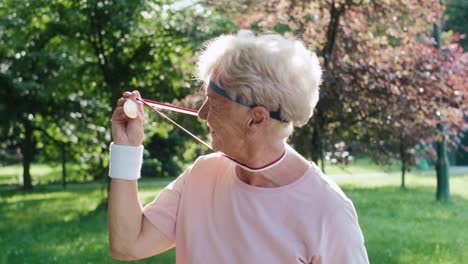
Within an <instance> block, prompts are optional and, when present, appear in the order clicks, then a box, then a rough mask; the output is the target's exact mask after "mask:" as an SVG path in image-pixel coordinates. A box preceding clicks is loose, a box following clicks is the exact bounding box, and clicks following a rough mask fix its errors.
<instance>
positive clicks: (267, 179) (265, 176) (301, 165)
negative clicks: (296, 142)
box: [236, 143, 310, 188]
mask: <svg viewBox="0 0 468 264" xmlns="http://www.w3.org/2000/svg"><path fill="white" fill-rule="evenodd" d="M282 147H283V149H281V148H277V149H276V151H271V152H269V153H268V154H267V153H263V155H260V154H261V152H259V151H257V153H256V154H257V156H255V157H256V158H257V159H252V160H253V161H256V162H251V163H249V164H252V165H258V166H262V164H266V163H264V162H271V160H274V159H275V158H276V159H277V158H278V157H277V156H279V155H281V154H282V152H281V151H286V154H285V157H284V159H283V160H282V162H281V163H279V164H277V165H276V166H274V167H272V168H270V169H268V170H264V171H261V172H252V171H249V170H246V169H244V168H242V167H241V166H237V167H236V174H237V177H239V179H240V180H241V181H243V182H245V183H247V184H249V185H253V186H257V187H265V188H272V187H279V186H283V185H287V184H289V183H292V182H294V181H296V180H297V179H299V178H300V177H301V176H302V175H304V173H305V171H306V170H307V169H308V168H309V166H310V165H309V163H308V162H307V161H306V160H305V159H304V158H303V157H302V156H300V155H299V154H298V153H297V152H295V151H294V150H293V149H292V148H291V147H289V146H286V144H285V143H283V145H282ZM285 148H286V149H285ZM246 157H249V156H246ZM266 157H269V159H268V158H266ZM262 162H263V163H262Z"/></svg>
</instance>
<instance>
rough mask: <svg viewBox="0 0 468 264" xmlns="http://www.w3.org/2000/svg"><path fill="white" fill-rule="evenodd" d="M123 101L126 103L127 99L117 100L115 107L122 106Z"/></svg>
mask: <svg viewBox="0 0 468 264" xmlns="http://www.w3.org/2000/svg"><path fill="white" fill-rule="evenodd" d="M125 101H127V98H123V97H122V98H119V100H117V107H119V106H123V104H124V103H125Z"/></svg>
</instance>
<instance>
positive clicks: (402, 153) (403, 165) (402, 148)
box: [400, 132, 407, 189]
mask: <svg viewBox="0 0 468 264" xmlns="http://www.w3.org/2000/svg"><path fill="white" fill-rule="evenodd" d="M400 161H401V188H402V189H405V188H406V183H405V173H406V166H407V155H406V148H405V143H404V142H403V132H401V133H400Z"/></svg>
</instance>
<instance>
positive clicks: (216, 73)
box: [196, 30, 322, 132]
mask: <svg viewBox="0 0 468 264" xmlns="http://www.w3.org/2000/svg"><path fill="white" fill-rule="evenodd" d="M197 66H198V67H197V73H196V77H197V78H198V79H199V80H201V81H203V82H204V83H206V84H208V83H209V82H210V81H212V82H214V83H216V84H218V85H219V84H221V86H222V87H223V89H224V90H225V91H226V93H227V94H228V95H229V96H230V97H231V98H239V99H241V100H242V101H243V102H245V103H248V104H255V105H262V106H264V107H266V108H268V110H269V111H272V112H275V111H279V112H280V117H281V118H282V119H283V120H287V121H288V122H291V123H292V124H293V125H294V126H298V127H301V126H303V125H305V124H306V123H307V122H308V120H309V119H310V117H311V116H312V114H313V111H314V108H315V106H316V104H317V102H318V99H319V85H320V83H321V78H322V70H321V68H320V64H319V60H318V58H317V55H316V54H315V53H313V52H312V51H310V50H308V49H307V48H306V47H305V46H304V44H303V43H302V42H301V41H299V40H295V39H286V38H284V37H283V36H281V35H278V34H267V35H259V36H255V34H254V33H253V32H252V31H250V30H241V31H239V33H238V34H237V35H222V36H219V37H217V38H215V39H213V40H211V41H209V42H208V43H207V45H206V47H205V49H204V50H203V52H202V54H201V56H200V57H199V59H198V63H197ZM289 126H290V125H289ZM291 132H292V131H291Z"/></svg>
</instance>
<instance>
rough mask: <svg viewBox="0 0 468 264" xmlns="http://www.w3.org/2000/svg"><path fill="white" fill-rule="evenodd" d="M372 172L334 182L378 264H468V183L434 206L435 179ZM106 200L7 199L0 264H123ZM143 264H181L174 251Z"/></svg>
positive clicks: (1, 210)
mask: <svg viewBox="0 0 468 264" xmlns="http://www.w3.org/2000/svg"><path fill="white" fill-rule="evenodd" d="M4 171H5V170H4V169H0V178H1V175H4V174H5V172H4ZM368 172H369V171H366V170H365V169H362V170H359V171H358V172H354V173H353V174H352V175H344V174H343V173H341V174H335V175H334V176H332V178H334V179H335V180H336V181H337V182H338V183H339V184H340V185H341V186H342V188H343V190H344V191H345V192H346V194H347V195H348V196H349V197H350V198H351V199H352V200H353V201H354V204H355V206H356V209H357V211H358V215H359V221H360V225H361V228H362V230H363V232H364V236H365V239H366V247H367V250H368V254H369V258H370V261H371V263H444V264H445V263H464V262H465V261H466V260H467V259H468V246H467V242H468V241H467V236H466V234H468V225H467V224H466V223H468V175H466V174H457V175H452V177H451V179H450V188H451V194H452V200H451V202H450V203H447V204H443V203H439V202H436V201H435V200H434V197H435V184H436V183H435V176H434V175H433V173H432V172H425V173H416V172H414V173H411V174H409V175H408V177H407V186H408V188H407V189H406V190H401V189H400V188H399V185H400V175H399V174H396V173H389V174H382V173H379V174H376V175H373V174H370V173H368ZM44 177H50V175H49V176H47V174H46V176H44ZM168 180H170V179H158V180H154V179H149V180H144V181H143V182H142V185H143V187H141V188H140V196H141V199H142V201H143V202H144V203H148V202H149V201H151V200H152V199H153V197H154V196H155V195H156V194H157V193H158V192H159V191H160V190H161V188H162V187H161V186H162V184H165V183H166V182H167V181H168ZM85 187H86V188H85ZM103 195H104V193H103V191H102V188H101V187H100V184H89V185H79V184H76V185H70V187H69V188H68V189H66V190H61V189H60V186H57V185H55V186H54V185H47V186H36V188H35V190H34V191H33V192H28V193H26V192H22V191H15V190H11V191H0V215H1V216H2V220H1V221H0V248H1V249H2V254H1V255H0V263H119V262H118V261H113V260H112V259H111V258H110V257H109V256H108V242H107V216H106V211H105V209H104V208H100V207H99V203H100V201H101V200H102V199H103ZM137 263H175V251H174V250H170V251H168V252H166V253H164V254H162V255H159V256H155V257H153V258H150V259H146V260H142V261H138V262H137Z"/></svg>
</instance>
